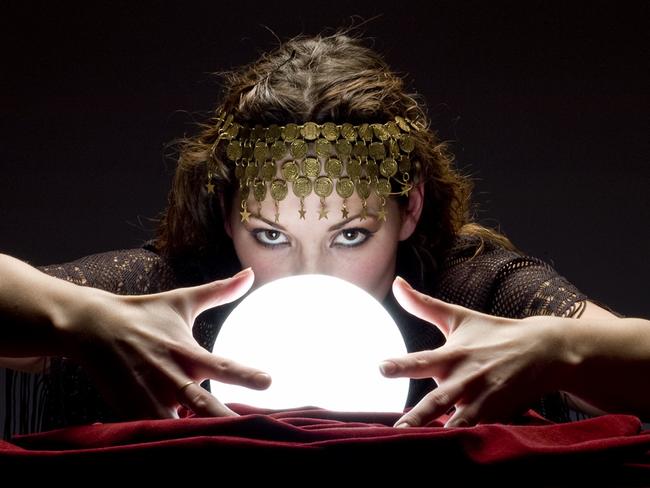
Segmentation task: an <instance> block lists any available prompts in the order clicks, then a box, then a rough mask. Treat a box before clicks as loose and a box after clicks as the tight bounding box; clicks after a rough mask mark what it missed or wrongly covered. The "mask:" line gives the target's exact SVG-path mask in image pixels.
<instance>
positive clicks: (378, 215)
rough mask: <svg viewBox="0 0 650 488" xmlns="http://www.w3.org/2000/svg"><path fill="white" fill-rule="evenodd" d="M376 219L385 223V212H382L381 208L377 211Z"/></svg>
mask: <svg viewBox="0 0 650 488" xmlns="http://www.w3.org/2000/svg"><path fill="white" fill-rule="evenodd" d="M377 219H378V220H383V221H384V222H386V210H384V209H383V208H382V209H381V210H380V211H379V213H378V214H377Z"/></svg>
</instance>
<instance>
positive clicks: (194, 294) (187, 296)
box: [169, 268, 255, 324]
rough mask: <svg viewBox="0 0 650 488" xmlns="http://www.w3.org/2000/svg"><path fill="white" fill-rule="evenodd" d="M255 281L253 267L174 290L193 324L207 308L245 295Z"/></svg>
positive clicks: (175, 295)
mask: <svg viewBox="0 0 650 488" xmlns="http://www.w3.org/2000/svg"><path fill="white" fill-rule="evenodd" d="M254 281H255V274H254V273H253V270H252V269H251V268H246V269H245V270H243V271H240V272H239V273H237V274H236V275H234V276H232V277H231V278H227V279H225V280H217V281H212V282H210V283H205V284H203V285H198V286H192V287H187V288H177V289H176V290H172V291H171V292H169V293H171V294H172V296H173V297H174V298H175V303H176V304H177V307H178V309H179V311H180V313H181V314H182V316H183V317H184V318H185V320H186V321H187V322H188V323H189V324H193V323H194V320H195V319H196V317H198V316H199V315H200V314H201V313H203V312H204V311H205V310H208V309H210V308H213V307H217V306H219V305H223V304H225V303H230V302H232V301H235V300H237V299H238V298H240V297H241V296H242V295H244V294H245V293H246V292H247V291H248V290H249V289H250V287H251V286H252V285H253V282H254Z"/></svg>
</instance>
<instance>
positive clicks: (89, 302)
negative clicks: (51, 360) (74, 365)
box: [47, 282, 110, 357]
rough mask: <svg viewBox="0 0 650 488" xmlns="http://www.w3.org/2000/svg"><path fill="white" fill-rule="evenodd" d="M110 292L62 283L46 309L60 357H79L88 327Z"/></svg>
mask: <svg viewBox="0 0 650 488" xmlns="http://www.w3.org/2000/svg"><path fill="white" fill-rule="evenodd" d="M108 296H110V293H108V292H106V291H104V290H100V289H98V288H91V287H87V286H81V285H76V284H73V283H69V282H63V284H62V286H60V287H57V289H56V291H55V292H54V293H52V296H51V297H50V304H49V306H48V307H47V309H48V311H49V313H50V315H49V319H50V323H51V324H52V331H53V336H54V343H55V349H56V351H57V353H58V355H61V356H68V357H77V356H78V355H79V351H80V349H82V348H83V345H82V343H83V342H84V340H85V337H86V336H87V335H88V334H87V332H88V330H87V329H88V325H89V324H90V323H91V321H92V320H93V317H94V316H96V315H97V314H98V310H99V307H100V303H104V302H106V298H107V297H108Z"/></svg>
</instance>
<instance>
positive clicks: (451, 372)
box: [380, 278, 567, 427]
mask: <svg viewBox="0 0 650 488" xmlns="http://www.w3.org/2000/svg"><path fill="white" fill-rule="evenodd" d="M393 292H394V294H395V297H396V298H397V301H398V302H399V303H400V305H401V306H402V307H403V308H404V309H406V310H407V311H408V312H410V313H412V314H413V315H415V316H417V317H420V318H421V319H423V320H426V321H428V322H431V323H432V324H434V325H435V326H437V327H438V328H439V329H440V330H441V331H442V333H443V334H444V335H445V337H446V338H447V342H446V343H445V344H444V345H443V346H441V347H439V348H438V349H435V350H429V351H420V352H415V353H411V354H407V355H406V356H403V357H401V358H399V359H390V360H387V361H386V362H384V363H382V365H381V366H380V369H381V371H382V373H383V374H384V375H385V376H389V377H409V378H431V377H432V378H434V379H435V380H436V382H437V383H438V388H436V389H434V390H433V391H431V392H430V393H429V394H427V395H426V396H425V397H424V398H423V399H422V400H421V401H420V402H419V403H418V404H417V405H416V406H415V407H413V409H411V410H410V411H409V412H408V413H406V414H405V415H404V416H402V417H401V418H400V419H399V420H398V421H397V422H396V423H395V426H396V427H409V426H411V427H413V426H420V425H425V424H426V423H427V422H429V421H431V420H434V419H436V418H438V417H439V416H440V415H442V414H444V413H446V412H448V411H449V410H450V409H451V407H453V406H455V407H456V411H455V413H454V414H453V415H452V417H451V418H450V419H449V421H448V422H447V423H446V425H445V427H461V426H471V425H475V424H478V423H488V422H506V421H508V420H510V419H511V418H512V417H513V416H515V415H516V414H518V413H521V412H522V411H525V410H526V409H527V408H529V406H530V405H531V404H532V403H533V402H535V401H537V400H538V399H539V398H540V397H541V396H542V395H543V394H545V393H547V392H549V391H553V390H557V389H560V388H559V387H558V386H559V382H560V379H561V376H562V371H560V369H559V368H560V365H561V364H562V363H563V361H562V359H563V355H564V354H566V348H565V347H563V339H562V336H561V330H562V326H566V323H565V322H564V321H566V320H567V319H563V318H561V317H548V316H536V317H528V318H525V319H522V320H514V319H507V318H502V317H496V316H492V315H487V314H483V313H480V312H475V311H473V310H470V309H467V308H464V307H461V306H458V305H452V304H449V303H446V302H443V301H441V300H437V299H435V298H432V297H430V296H427V295H425V294H423V293H420V292H418V291H416V290H414V289H413V288H411V287H410V286H409V285H408V283H406V281H404V280H403V279H401V278H397V279H396V280H395V281H394V282H393Z"/></svg>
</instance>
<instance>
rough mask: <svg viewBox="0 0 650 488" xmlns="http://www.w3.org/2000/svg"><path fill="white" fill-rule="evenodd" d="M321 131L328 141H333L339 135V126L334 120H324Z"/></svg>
mask: <svg viewBox="0 0 650 488" xmlns="http://www.w3.org/2000/svg"><path fill="white" fill-rule="evenodd" d="M321 132H322V133H323V137H325V139H327V140H328V141H335V140H336V139H337V138H338V137H339V128H338V127H337V126H336V124H335V123H334V122H325V123H324V124H323V129H322V130H321Z"/></svg>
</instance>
